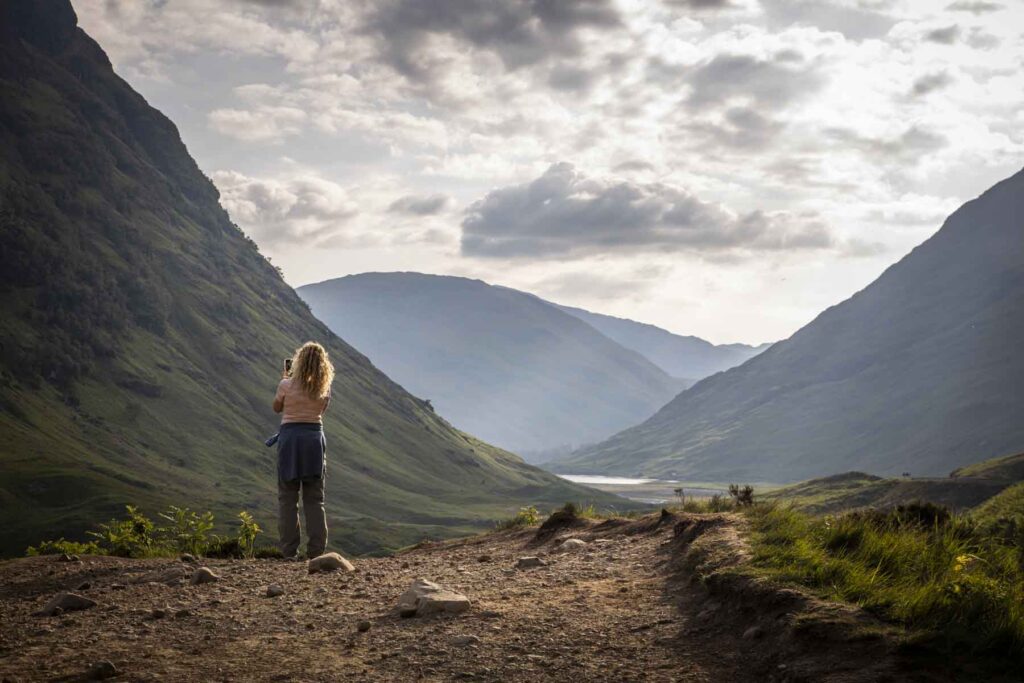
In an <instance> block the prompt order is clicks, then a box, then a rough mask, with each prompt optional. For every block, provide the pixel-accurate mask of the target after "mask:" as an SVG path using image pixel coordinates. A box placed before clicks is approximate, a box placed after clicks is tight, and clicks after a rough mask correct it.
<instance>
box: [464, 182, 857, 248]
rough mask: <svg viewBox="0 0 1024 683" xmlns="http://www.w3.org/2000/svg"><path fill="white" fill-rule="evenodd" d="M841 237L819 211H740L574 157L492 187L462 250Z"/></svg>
mask: <svg viewBox="0 0 1024 683" xmlns="http://www.w3.org/2000/svg"><path fill="white" fill-rule="evenodd" d="M839 246H840V245H839V244H838V242H837V241H836V240H835V239H834V238H833V236H832V234H831V232H830V231H829V229H828V228H827V227H826V226H825V225H824V223H822V222H821V220H820V218H819V217H817V216H816V215H813V214H808V215H795V214H790V213H785V212H778V213H766V212H763V211H751V212H749V213H746V214H742V215H737V214H735V213H733V212H732V211H730V210H729V209H727V208H725V207H723V206H721V205H719V204H714V203H710V202H704V201H701V200H700V199H698V198H697V197H695V196H694V195H692V194H691V193H689V192H687V191H686V190H684V189H682V188H678V187H673V186H670V185H665V184H661V183H649V184H640V183H631V182H628V181H623V180H613V179H599V178H589V177H587V176H584V175H583V174H581V173H579V172H578V171H577V170H576V169H575V168H574V167H573V166H572V164H569V163H565V162H563V163H558V164H554V165H552V166H551V167H550V168H549V169H548V170H547V171H546V172H545V173H544V174H543V175H541V176H540V177H539V178H537V179H535V180H533V181H531V182H528V183H524V184H521V185H513V186H509V187H505V188H501V189H497V190H493V191H491V192H489V193H488V194H487V195H486V196H485V197H484V198H483V199H480V200H478V201H476V202H474V203H473V204H472V205H471V206H470V207H469V208H468V209H467V212H466V216H465V218H464V220H463V222H462V253H463V254H464V255H467V256H482V257H503V258H554V257H573V256H585V255H592V254H609V253H615V252H662V253H664V252H682V251H686V252H695V253H710V254H715V253H719V254H720V253H722V252H730V251H765V250H768V251H782V250H792V251H796V250H807V249H826V248H836V247H839Z"/></svg>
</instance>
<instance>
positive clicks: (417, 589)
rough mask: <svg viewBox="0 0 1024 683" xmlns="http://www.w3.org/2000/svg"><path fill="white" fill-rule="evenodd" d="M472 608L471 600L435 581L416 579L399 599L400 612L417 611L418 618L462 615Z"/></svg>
mask: <svg viewBox="0 0 1024 683" xmlns="http://www.w3.org/2000/svg"><path fill="white" fill-rule="evenodd" d="M469 607H470V602H469V598H467V597H466V596H465V595H462V594H461V593H456V592H455V591H453V590H449V589H447V588H445V587H444V586H439V585H438V584H436V583H434V582H433V581H427V580H426V579H416V580H415V581H413V582H412V585H411V586H409V589H408V590H406V591H405V592H404V593H402V595H401V596H400V597H399V598H398V610H399V611H400V612H408V611H411V610H415V611H416V616H418V617H422V616H426V615H428V614H438V613H442V612H443V613H447V614H461V613H463V612H465V611H466V610H468V609H469Z"/></svg>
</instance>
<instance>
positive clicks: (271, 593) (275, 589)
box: [267, 583, 284, 598]
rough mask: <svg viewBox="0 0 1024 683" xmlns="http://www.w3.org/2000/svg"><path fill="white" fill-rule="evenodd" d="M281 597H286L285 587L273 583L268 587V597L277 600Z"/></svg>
mask: <svg viewBox="0 0 1024 683" xmlns="http://www.w3.org/2000/svg"><path fill="white" fill-rule="evenodd" d="M279 595H284V586H282V585H281V584H279V583H272V584H270V585H269V586H267V597H268V598H276V597H277V596H279Z"/></svg>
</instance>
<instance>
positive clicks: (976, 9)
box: [946, 0, 1005, 14]
mask: <svg viewBox="0 0 1024 683" xmlns="http://www.w3.org/2000/svg"><path fill="white" fill-rule="evenodd" d="M1004 7H1005V5H1001V4H999V3H998V2H986V0H957V2H954V3H953V4H951V5H947V6H946V10H947V11H950V12H970V13H972V14H988V13H989V12H998V11H999V10H1001V9H1003V8H1004Z"/></svg>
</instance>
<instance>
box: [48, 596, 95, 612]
mask: <svg viewBox="0 0 1024 683" xmlns="http://www.w3.org/2000/svg"><path fill="white" fill-rule="evenodd" d="M95 606H96V601H95V600H90V599H89V598H87V597H85V596H82V595H79V594H77V593H58V594H57V595H55V596H53V598H51V599H50V601H49V602H48V603H46V605H44V606H43V608H42V609H41V610H39V611H38V612H34V614H35V616H37V617H52V616H54V615H57V614H61V613H62V612H75V611H77V610H83V609H89V608H90V607H95Z"/></svg>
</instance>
